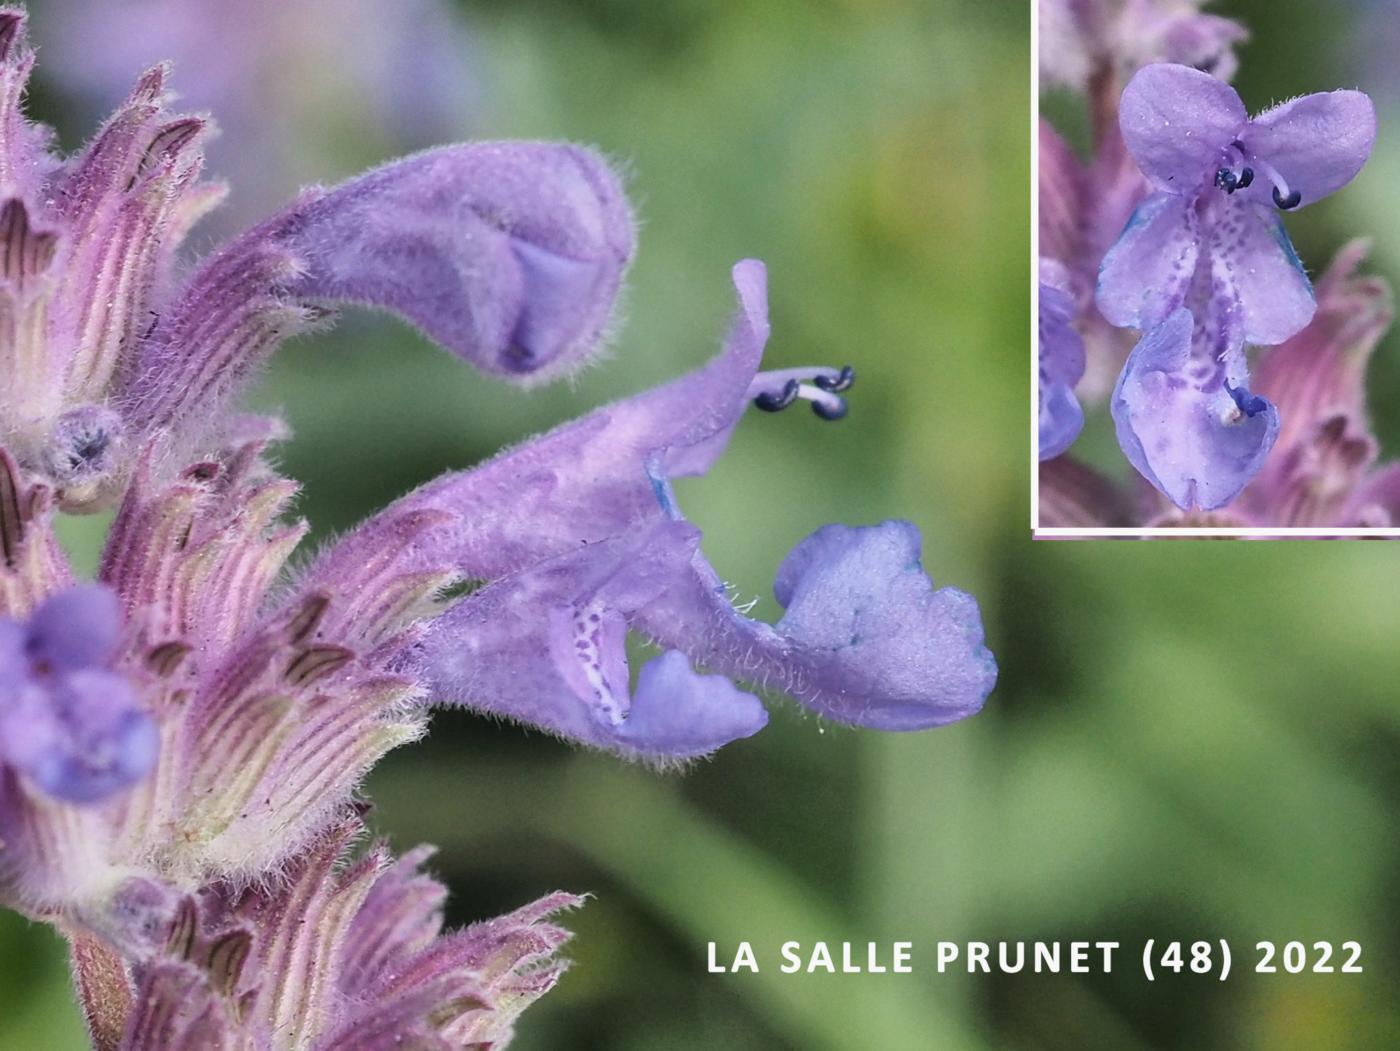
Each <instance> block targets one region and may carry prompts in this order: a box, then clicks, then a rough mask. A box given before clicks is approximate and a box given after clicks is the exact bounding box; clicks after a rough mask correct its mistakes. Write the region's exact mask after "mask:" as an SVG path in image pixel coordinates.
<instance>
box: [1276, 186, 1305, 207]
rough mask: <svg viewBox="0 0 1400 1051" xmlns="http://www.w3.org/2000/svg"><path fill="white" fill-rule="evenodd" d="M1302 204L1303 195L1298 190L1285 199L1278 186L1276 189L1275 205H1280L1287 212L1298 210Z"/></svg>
mask: <svg viewBox="0 0 1400 1051" xmlns="http://www.w3.org/2000/svg"><path fill="white" fill-rule="evenodd" d="M1302 203H1303V195H1302V194H1301V193H1299V192H1298V191H1297V190H1294V191H1293V192H1292V193H1290V194H1289V195H1288V196H1287V197H1285V196H1283V194H1281V193H1279V192H1278V187H1277V186H1275V187H1274V204H1276V205H1278V206H1279V207H1280V208H1282V209H1283V210H1284V211H1285V212H1286V211H1288V209H1290V208H1297V207H1298V205H1300V204H1302Z"/></svg>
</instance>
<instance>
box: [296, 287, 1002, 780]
mask: <svg viewBox="0 0 1400 1051" xmlns="http://www.w3.org/2000/svg"><path fill="white" fill-rule="evenodd" d="M734 283H735V288H736V290H737V292H738V295H739V310H738V312H737V314H736V317H735V321H734V323H733V326H732V328H731V330H730V333H729V336H728V339H727V341H726V346H725V349H724V352H723V353H721V354H720V356H719V357H717V358H715V359H714V360H713V361H711V362H710V363H709V364H708V365H707V366H705V367H704V368H702V369H700V370H699V371H698V372H695V373H692V374H691V375H690V376H687V377H684V378H682V379H679V380H676V381H674V382H673V383H671V384H668V385H666V386H664V387H661V388H659V389H657V390H654V391H650V392H647V393H645V394H642V395H639V396H637V397H635V398H631V399H628V400H625V401H622V402H619V403H617V404H615V405H612V406H608V407H606V408H604V409H600V410H598V411H597V412H594V413H593V414H591V415H589V416H586V417H584V418H583V419H581V420H579V421H577V422H575V423H572V424H568V425H566V426H564V427H561V428H559V429H558V430H556V431H553V432H551V433H550V434H547V435H544V436H543V437H540V438H537V439H535V440H533V441H531V442H529V443H527V444H525V445H524V446H521V447H520V448H518V449H515V450H513V451H511V452H508V453H505V454H503V455H502V456H500V457H498V458H497V459H495V460H493V461H491V462H489V463H487V464H484V465H482V466H481V467H478V468H476V469H475V470H472V471H467V472H462V473H457V474H449V475H447V476H445V477H443V478H440V479H438V480H437V481H434V482H430V483H428V484H427V485H425V486H424V487H422V488H421V489H419V490H418V491H416V492H414V493H411V494H409V495H408V496H407V497H405V498H403V499H402V500H400V501H399V502H398V503H397V504H395V505H392V506H391V507H390V508H388V509H387V510H386V511H384V512H383V513H382V514H381V515H379V516H378V517H376V518H375V519H372V520H371V521H369V522H367V523H365V524H364V525H363V526H361V527H360V529H359V530H358V531H357V532H356V533H353V534H351V535H350V536H348V537H347V538H346V539H345V540H343V541H342V542H341V543H340V545H338V546H337V547H336V548H333V549H331V550H330V551H329V552H327V553H326V555H325V556H323V558H322V560H321V561H320V563H318V564H317V565H316V566H314V567H312V569H311V570H310V571H309V572H308V574H307V577H306V580H305V581H304V583H303V585H302V586H303V590H304V592H305V593H307V594H314V593H315V592H316V591H317V590H318V589H323V588H327V587H331V586H338V587H341V588H347V589H356V588H359V587H361V584H360V582H359V581H360V577H361V573H362V570H361V568H360V567H362V566H364V565H365V564H366V560H367V559H368V558H369V556H370V554H371V553H372V552H383V551H386V550H392V551H396V552H397V553H398V554H397V556H396V557H394V558H388V559H386V563H385V564H386V565H394V566H396V567H397V569H398V571H401V572H403V571H407V570H409V569H416V570H419V571H423V570H430V571H437V572H443V571H448V570H450V571H454V572H456V573H457V574H458V575H460V576H461V577H463V578H466V579H469V580H475V581H481V582H485V583H484V586H482V587H480V588H479V589H477V590H475V591H473V592H472V593H471V594H470V595H468V596H467V597H466V598H464V599H463V600H462V601H461V602H459V603H458V604H457V605H456V606H455V607H454V608H453V609H451V610H450V611H448V612H447V613H446V614H445V615H443V616H442V617H440V618H439V619H438V620H437V621H436V622H435V623H434V625H433V627H432V628H431V629H429V631H428V632H427V633H426V635H425V637H424V639H423V641H422V642H421V644H420V645H419V646H417V647H416V648H415V649H414V650H413V652H412V653H411V654H410V655H409V657H408V658H407V661H408V665H407V666H408V668H409V669H410V670H411V672H412V674H413V675H415V676H418V677H421V678H422V679H424V680H425V681H426V682H428V683H429V684H430V689H431V691H432V693H433V695H434V696H435V697H437V698H438V699H439V700H445V701H451V702H455V703H460V704H465V705H468V706H470V707H473V708H477V709H481V710H485V711H489V712H492V713H495V714H499V715H505V716H508V717H510V718H514V719H517V720H520V721H523V722H527V723H530V724H533V725H536V726H540V727H543V728H545V729H548V730H550V731H552V732H555V733H558V734H561V735H563V736H565V737H568V738H570V739H573V740H577V741H580V742H582V743H585V744H589V745H593V746H596V747H601V748H607V749H609V750H612V751H616V752H619V753H621V754H624V755H628V756H636V757H643V758H650V759H654V760H668V759H678V758H686V757H689V756H692V755H696V754H701V753H704V752H708V751H712V750H713V749H714V748H716V747H718V746H719V745H720V744H723V743H724V742H725V741H727V740H732V739H734V738H737V737H743V736H747V735H748V734H751V733H753V732H755V731H756V730H758V729H759V728H760V727H761V726H762V725H763V723H764V719H765V716H764V714H763V709H762V706H761V705H760V704H759V703H758V702H757V701H756V700H755V699H754V698H753V697H752V696H750V695H748V694H746V693H743V692H741V691H738V690H735V689H734V688H733V687H732V686H731V685H730V684H729V683H728V682H727V681H725V680H724V679H722V678H720V677H718V676H714V675H703V674H697V673H696V672H695V671H694V669H693V666H692V665H694V664H701V665H704V666H706V667H707V668H709V669H711V670H714V671H719V672H721V673H723V674H724V675H725V676H729V677H731V678H736V679H739V680H741V681H747V682H751V683H755V684H756V685H758V686H768V687H775V688H778V689H781V690H784V691H785V692H787V693H789V694H791V695H792V696H793V697H794V698H796V699H797V700H798V701H800V702H801V703H803V704H804V705H806V706H807V707H809V708H811V709H813V710H814V711H816V712H818V713H820V714H821V715H824V716H826V717H828V718H831V719H834V720H836V721H838V722H844V723H852V724H856V725H863V726H872V727H876V728H880V729H894V730H909V729H919V728H924V727H929V726H935V725H939V724H941V723H945V722H949V721H952V720H954V719H959V718H963V717H965V716H967V715H970V714H972V713H973V712H975V711H976V710H977V709H978V708H979V707H980V706H981V703H982V701H983V699H984V698H985V697H986V695H987V693H988V692H989V691H990V690H991V687H992V684H993V682H994V681H995V663H994V661H993V660H992V658H991V655H990V654H989V653H988V652H987V650H986V649H985V647H984V646H983V645H982V630H981V623H980V617H979V614H978V611H977V606H976V602H975V601H974V600H973V599H972V598H971V597H970V596H968V595H966V594H964V593H963V592H960V591H957V590H956V589H953V588H943V589H940V590H938V591H932V590H930V583H929V579H928V577H927V576H926V575H925V574H924V572H923V571H922V569H921V568H920V566H919V562H918V547H919V536H918V531H917V530H916V529H915V528H914V526H912V525H911V524H909V523H907V522H887V523H884V524H882V525H879V526H872V527H862V528H848V527H844V526H827V527H825V528H824V529H822V530H819V531H818V532H817V533H815V534H813V536H811V537H809V538H808V539H807V540H805V541H803V542H802V543H801V544H799V545H798V546H797V547H796V548H795V549H794V551H793V552H792V553H791V554H790V555H789V556H788V558H787V559H786V561H785V562H784V563H783V565H782V566H781V567H780V568H779V569H778V573H777V581H776V583H775V587H774V594H775V596H776V598H777V599H778V601H779V603H780V604H781V605H782V606H784V607H785V609H786V613H785V615H784V617H783V618H782V619H781V620H780V621H779V622H778V623H777V624H776V625H772V626H770V625H767V624H764V623H761V622H758V621H754V620H752V619H750V618H749V617H746V616H744V615H743V613H742V612H740V611H739V610H738V609H736V608H735V607H734V605H733V603H732V601H731V595H730V590H731V589H730V588H729V587H728V586H727V585H726V584H725V583H724V582H723V581H722V580H721V579H720V578H719V576H718V575H717V574H716V573H715V571H714V570H713V569H712V568H711V567H710V565H709V564H708V562H706V560H705V559H704V557H703V555H702V554H701V553H700V551H699V549H698V547H697V543H698V540H699V531H698V530H697V529H695V527H693V526H692V525H690V524H689V523H687V522H686V521H685V519H684V516H683V514H682V512H681V509H680V507H679V505H678V503H677V501H676V498H675V494H674V493H673V491H672V489H671V484H670V483H671V480H672V479H674V478H677V477H682V476H686V475H696V474H702V473H704V472H705V471H706V470H707V469H708V468H709V466H710V464H711V463H713V462H714V460H715V459H716V458H717V457H718V456H719V455H720V453H721V452H722V451H723V449H724V446H725V444H726V442H727V441H728V438H729V435H730V434H731V433H732V431H733V429H734V426H735V425H736V424H737V423H738V420H739V417H740V416H741V415H742V414H743V412H744V411H745V409H746V408H747V407H749V406H750V405H752V406H756V407H758V408H760V409H763V410H767V411H770V412H771V411H776V410H779V409H781V408H784V407H787V406H790V405H797V404H804V403H805V404H809V405H810V406H811V407H812V409H813V410H814V412H815V413H816V415H817V416H819V417H821V418H824V419H838V418H840V417H841V416H843V415H844V414H845V412H846V403H845V401H844V399H843V398H842V396H841V392H842V391H844V390H845V389H846V388H847V387H848V386H850V384H851V382H852V380H853V373H852V372H851V370H849V369H835V368H826V367H815V368H809V369H786V370H780V371H777V372H767V373H764V372H758V371H757V370H758V365H759V362H760V358H761V356H762V352H763V347H764V343H765V342H766V340H767V337H768V317H767V293H766V275H765V271H764V268H763V266H762V264H761V263H758V262H756V261H752V260H750V261H745V262H741V263H740V264H738V265H737V266H736V267H735V268H734ZM385 571H386V569H385V568H383V567H382V566H380V565H379V563H378V562H376V563H374V568H373V570H372V572H373V573H375V574H379V573H382V572H385ZM629 632H631V633H634V634H636V635H637V636H639V637H640V638H642V639H644V640H649V641H652V642H655V643H658V644H660V645H661V646H662V647H663V649H664V651H665V652H663V653H662V654H661V655H660V656H658V657H656V658H653V660H652V661H651V662H650V663H648V664H647V665H645V666H644V667H643V668H642V669H641V672H640V674H639V677H638V680H637V683H636V688H635V689H632V688H631V687H630V683H629V678H630V676H629V670H628V665H627V661H626V655H625V649H624V647H625V643H626V640H627V637H628V633H629ZM687 658H688V662H687ZM662 697H665V701H664V704H665V705H666V711H665V712H664V713H663V712H661V711H659V710H658V707H657V706H658V705H659V704H661V703H663V702H662V701H661V698H662Z"/></svg>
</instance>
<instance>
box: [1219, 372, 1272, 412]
mask: <svg viewBox="0 0 1400 1051" xmlns="http://www.w3.org/2000/svg"><path fill="white" fill-rule="evenodd" d="M1225 392H1226V393H1227V394H1229V395H1230V397H1231V398H1233V399H1234V400H1235V405H1236V407H1237V408H1238V409H1239V410H1240V412H1242V413H1244V414H1245V415H1246V416H1258V415H1259V414H1260V413H1261V412H1263V411H1264V410H1265V409H1267V408H1268V407H1269V403H1268V402H1267V401H1265V400H1264V399H1263V398H1261V397H1259V396H1258V395H1256V394H1250V393H1249V391H1247V390H1245V389H1244V388H1243V387H1232V386H1230V381H1229V380H1226V381H1225Z"/></svg>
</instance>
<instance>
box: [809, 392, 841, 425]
mask: <svg viewBox="0 0 1400 1051" xmlns="http://www.w3.org/2000/svg"><path fill="white" fill-rule="evenodd" d="M847 408H848V406H847V405H846V399H845V398H835V397H833V398H829V399H827V398H823V399H817V398H813V399H812V411H813V412H815V413H816V414H817V415H818V416H820V417H821V418H822V419H824V420H839V419H841V417H843V416H845V415H846V409H847Z"/></svg>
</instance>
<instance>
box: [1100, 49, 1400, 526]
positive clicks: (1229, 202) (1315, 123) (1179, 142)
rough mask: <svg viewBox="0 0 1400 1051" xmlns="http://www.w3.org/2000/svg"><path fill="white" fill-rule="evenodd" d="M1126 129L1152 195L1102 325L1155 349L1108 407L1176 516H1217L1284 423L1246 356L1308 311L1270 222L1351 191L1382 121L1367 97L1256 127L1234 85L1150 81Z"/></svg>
mask: <svg viewBox="0 0 1400 1051" xmlns="http://www.w3.org/2000/svg"><path fill="white" fill-rule="evenodd" d="M1119 123H1120V125H1121V127H1122V131H1123V139H1124V142H1125V143H1126V145H1127V148H1128V150H1129V151H1130V153H1131V154H1132V156H1133V159H1134V160H1135V161H1136V162H1137V164H1138V166H1139V167H1140V168H1141V169H1142V172H1143V174H1144V175H1146V176H1147V178H1148V179H1149V180H1150V181H1151V183H1152V184H1153V186H1154V188H1155V192H1154V193H1153V194H1152V195H1151V196H1149V197H1148V198H1147V199H1146V200H1145V201H1143V202H1142V204H1141V205H1139V207H1138V209H1137V211H1136V212H1135V213H1134V215H1133V217H1132V219H1131V220H1130V221H1129V223H1128V226H1127V227H1126V229H1125V230H1124V231H1123V233H1122V235H1121V236H1120V238H1119V239H1118V242H1117V244H1115V245H1114V246H1113V248H1112V249H1110V250H1109V252H1108V254H1107V255H1106V256H1105V257H1104V260H1103V265H1102V268H1101V270H1100V273H1099V284H1098V291H1097V295H1096V300H1097V304H1098V308H1099V310H1100V312H1101V313H1102V314H1103V316H1104V317H1105V318H1107V319H1108V321H1109V322H1111V323H1112V324H1115V325H1120V326H1125V327H1131V328H1138V329H1141V330H1143V331H1144V332H1145V333H1146V336H1145V337H1144V339H1143V340H1142V342H1141V343H1139V345H1138V347H1137V348H1136V349H1135V350H1134V351H1133V353H1132V355H1131V356H1130V357H1129V359H1128V362H1127V364H1126V365H1125V366H1124V370H1123V373H1122V375H1121V376H1120V378H1119V382H1118V386H1117V388H1116V389H1115V391H1114V397H1113V403H1112V409H1113V418H1114V422H1115V423H1116V424H1117V428H1118V437H1119V443H1120V444H1121V445H1122V447H1123V451H1124V453H1125V454H1126V455H1127V457H1128V459H1129V460H1130V461H1131V462H1132V463H1133V466H1134V467H1136V468H1137V469H1138V471H1139V472H1141V473H1142V475H1143V477H1145V478H1146V479H1147V480H1148V481H1150V482H1152V484H1153V485H1155V486H1157V488H1158V489H1160V490H1161V491H1162V492H1163V493H1164V494H1165V495H1166V496H1168V497H1169V498H1170V499H1171V500H1172V501H1173V502H1174V503H1176V504H1177V506H1178V507H1180V508H1182V509H1184V510H1185V509H1190V508H1192V507H1200V508H1201V509H1203V510H1213V509H1215V508H1219V507H1223V506H1224V505H1225V504H1227V503H1229V502H1230V500H1232V499H1233V498H1234V497H1235V496H1236V494H1238V493H1239V491H1240V490H1241V489H1242V488H1243V487H1244V486H1245V484H1247V483H1248V481H1249V480H1250V478H1252V477H1253V476H1254V474H1255V473H1257V471H1258V470H1259V468H1260V466H1261V465H1262V464H1263V461H1264V458H1265V456H1267V454H1268V452H1269V449H1270V447H1271V446H1272V443H1273V441H1274V437H1275V435H1276V434H1277V427H1278V420H1277V411H1276V410H1275V409H1274V407H1273V406H1272V405H1270V404H1269V403H1268V401H1267V400H1265V399H1264V398H1261V397H1259V396H1257V395H1255V394H1251V393H1250V391H1249V389H1248V384H1249V371H1248V362H1247V360H1246V358H1245V352H1244V347H1245V344H1246V343H1254V344H1274V343H1280V342H1282V341H1283V340H1285V339H1287V338H1288V337H1289V336H1291V335H1293V334H1294V333H1296V332H1298V331H1299V330H1300V329H1302V328H1303V327H1304V326H1305V325H1307V323H1308V321H1309V320H1311V318H1312V316H1313V311H1314V309H1315V304H1314V301H1313V293H1312V288H1311V285H1310V284H1309V282H1308V278H1307V275H1306V274H1305V273H1304V272H1303V268H1302V264H1301V263H1300V262H1299V260H1298V258H1297V256H1296V255H1295V254H1294V252H1293V248H1292V245H1291V244H1290V243H1289V240H1288V235H1287V233H1286V232H1285V231H1284V229H1283V225H1282V223H1281V222H1280V221H1279V218H1278V215H1277V210H1279V209H1283V210H1287V209H1292V208H1296V207H1298V206H1300V205H1301V204H1310V203H1312V202H1313V201H1314V200H1317V199H1318V198H1321V197H1323V196H1326V195H1327V194H1328V193H1331V192H1332V191H1333V190H1336V189H1338V188H1339V187H1341V186H1343V185H1345V184H1346V183H1347V182H1348V181H1350V180H1351V178H1352V177H1353V176H1354V175H1355V174H1356V173H1357V172H1358V171H1359V170H1360V169H1361V166H1362V164H1364V163H1365V160H1366V158H1367V156H1368V155H1369V154H1370V150H1371V144H1372V142H1373V140H1374V138H1375V114H1374V110H1373V108H1372V106H1371V102H1370V100H1369V99H1368V98H1367V97H1366V96H1365V95H1362V94H1361V93H1359V92H1355V91H1336V92H1331V93H1330V94H1322V95H1309V96H1306V97H1304V98H1300V99H1295V100H1293V101H1291V102H1287V103H1284V104H1283V105H1281V106H1278V107H1276V108H1274V109H1272V110H1270V111H1268V112H1267V113H1264V114H1262V115H1260V116H1259V117H1257V118H1255V119H1254V120H1250V119H1249V118H1248V117H1247V115H1246V113H1245V110H1244V106H1243V105H1242V104H1241V102H1240V100H1239V96H1238V95H1236V94H1235V92H1234V90H1233V89H1232V88H1230V87H1229V85H1227V84H1224V83H1222V82H1221V81H1219V80H1216V79H1215V78H1214V77H1211V76H1208V75H1206V74H1204V73H1201V72H1199V71H1197V70H1193V69H1188V68H1186V67H1184V66H1172V65H1153V66H1148V67H1147V68H1145V69H1143V70H1141V71H1140V72H1139V73H1138V74H1137V75H1136V76H1135V77H1134V78H1133V80H1132V81H1131V82H1130V83H1129V85H1128V87H1127V88H1126V89H1125V91H1124V92H1123V99H1122V103H1121V105H1120V109H1119Z"/></svg>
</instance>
